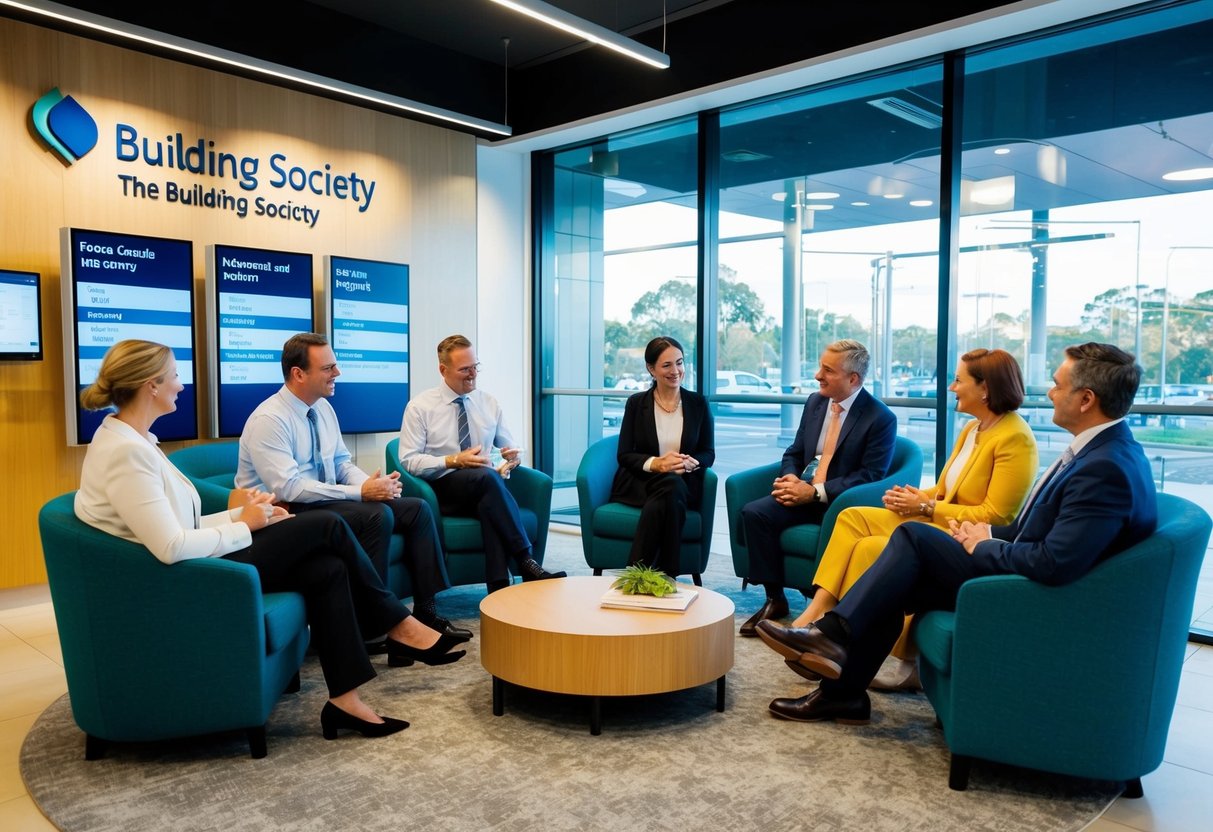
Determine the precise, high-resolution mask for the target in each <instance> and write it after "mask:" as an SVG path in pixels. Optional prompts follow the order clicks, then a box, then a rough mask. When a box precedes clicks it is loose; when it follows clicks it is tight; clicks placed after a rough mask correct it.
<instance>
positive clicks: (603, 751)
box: [20, 534, 1118, 832]
mask: <svg viewBox="0 0 1213 832" xmlns="http://www.w3.org/2000/svg"><path fill="white" fill-rule="evenodd" d="M713 559H714V560H715V561H716V563H715V564H714V568H713V570H712V571H710V572H709V573H708V574H706V575H705V576H704V577H705V580H704V583H705V585H707V586H709V587H711V588H714V589H718V590H719V591H726V592H727V593H728V594H729V595H731V596H732V597H733V598H734V601H735V602H736V603H737V605H738V616H737V623H738V624H739V625H740V623H741V621H743V620H744V618H745V617H746V616H748V615H749V614H750V613H751V612H752V611H753V610H754V609H756V608H757V606H758V605H759V604H760V603H761V598H760V597H758V595H757V594H756V590H754V589H751V590H750V591H749V592H747V593H740V592H739V584H740V582H739V581H738V580H737V578H735V577H734V576H733V575H732V574H731V568H729V564H728V557H727V555H725V556H714V558H713ZM548 563H549V564H554V565H555V566H557V567H558V568H565V569H569V570H570V571H571V572H575V573H577V574H584V573H585V572H586V571H587V570H586V567H585V564H584V561H583V560H582V558H581V554H580V541H579V540H578V539H577V538H576V537H573V536H568V535H563V534H553V535H552V544H551V547H550V554H549V557H548ZM482 597H483V588H480V587H461V588H458V589H455V590H451V591H449V592H447V593H444V594H443V596H442V597H441V599H440V606H441V608H442V609H443V611H444V612H445V613H446V614H448V615H449V616H450V617H452V618H458V619H460V620H461V621H463V622H466V623H467V625H468V626H471V627H472V628H473V629H478V623H479V622H478V620H477V617H476V609H477V605H478V604H479V602H480V599H481V598H482ZM476 644H477V641H476V640H473V642H472V647H471V651H470V653H469V655H468V656H467V657H466V658H464V659H463V660H461V661H459V662H457V663H455V664H453V665H449V666H446V667H438V668H427V667H424V666H422V665H416V666H414V667H411V668H401V669H390V668H388V667H386V664H385V663H384V662H383V657H376V661H377V666H378V667H379V669H380V671H381V673H380V676H379V678H377V679H375V680H374V681H372V682H371V683H370V684H369V685H367V686H366V687H365V688H364V694H365V697H366V699H367V700H368V701H369V702H371V703H372V704H373V705H374V706H375V707H377V708H378V709H379V710H381V711H382V712H384V713H387V714H390V715H392V716H396V717H401V718H404V719H408V720H409V721H410V722H412V726H411V727H410V728H409V729H408V730H406V731H403V732H401V733H399V734H396V735H394V736H392V737H388V738H385V739H379V740H364V739H362V738H360V737H358V736H357V735H352V734H351V735H344V734H343V735H342V736H341V737H340V738H339V739H338V740H337V741H334V742H326V741H325V740H324V739H323V738H322V737H321V735H320V724H319V713H320V709H321V707H322V705H323V704H324V697H325V693H324V685H323V680H322V677H321V674H320V668H319V666H318V665H317V664H316V662H315V661H314V660H309V661H308V662H307V664H305V666H304V669H303V673H302V678H303V687H302V690H301V691H300V692H299V693H297V694H294V695H288V696H284V697H283V698H282V700H281V701H280V703H279V705H278V707H277V708H276V709H275V710H274V712H273V714H272V715H271V716H270V721H269V726H268V743H269V756H268V757H267V758H265V759H262V760H253V759H251V758H250V757H249V756H248V750H247V746H246V745H245V743H244V737H243V734H242V733H232V734H222V735H213V736H208V737H201V738H196V739H191V740H185V741H180V742H174V743H155V744H150V743H149V744H125V745H116V746H111V748H110V751H109V753H108V754H107V756H106V757H105V759H103V760H100V761H96V762H91V763H86V762H85V761H84V756H83V755H84V738H83V735H82V734H81V733H80V731H79V729H78V728H76V726H75V724H74V722H73V721H72V717H71V710H70V705H69V703H68V701H67V697H63V698H61V699H60V700H58V701H57V702H55V703H54V704H52V705H51V706H50V707H49V708H47V710H46V711H45V712H44V713H43V714H42V715H41V716H40V717H39V719H38V720H37V722H36V723H35V725H34V727H33V728H32V729H31V730H30V732H29V734H28V736H27V738H26V740H25V744H24V746H23V747H22V750H21V760H20V767H21V774H22V777H23V778H24V779H25V782H26V785H27V787H28V789H29V792H30V794H31V795H32V796H33V798H34V800H35V801H36V802H37V804H38V805H39V807H40V808H41V809H42V811H43V812H44V813H45V814H46V815H47V816H48V817H49V818H50V819H51V820H52V821H53V822H54V823H55V825H56V826H58V827H59V828H60V829H64V830H70V831H71V832H85V831H86V830H87V832H110V830H113V832H119V830H121V832H140V831H141V830H163V829H170V828H171V829H173V830H216V829H222V830H233V831H234V830H249V831H250V832H252V830H257V832H260V830H265V829H291V830H326V831H327V830H393V832H395V830H399V829H401V828H402V827H403V828H410V829H437V830H464V829H467V830H473V829H476V830H479V829H496V830H539V829H543V830H560V829H585V830H600V829H610V830H630V829H637V830H640V829H645V830H671V831H673V830H677V832H687V830H695V829H708V828H716V829H723V830H733V829H738V830H741V829H770V830H784V829H797V830H801V829H814V830H849V829H855V830H923V831H924V832H947V831H948V830H957V831H958V832H959V830H964V831H965V832H972V831H973V830H991V832H993V830H997V831H998V832H1013V830H1025V832H1027V830H1031V832H1041V830H1078V829H1081V828H1082V827H1083V826H1085V825H1086V824H1088V823H1089V822H1090V821H1091V820H1092V819H1093V818H1094V817H1096V816H1097V815H1098V814H1100V813H1101V812H1102V811H1103V810H1104V809H1105V808H1106V807H1107V805H1108V804H1109V803H1110V802H1111V801H1112V800H1113V799H1114V798H1115V796H1116V794H1117V793H1118V784H1111V783H1103V782H1090V781H1083V780H1077V779H1072V778H1065V777H1056V776H1052V775H1047V774H1043V773H1039V772H1033V771H1026V770H1023V769H1016V768H1011V767H1007V766H1000V765H995V764H992V763H981V762H978V763H976V764H975V765H974V769H973V774H972V777H971V780H970V785H969V789H968V791H965V792H954V791H951V790H950V789H948V786H947V775H948V752H947V747H946V745H945V744H944V742H943V737H942V734H941V733H940V732H939V731H938V730H937V729H936V728H935V727H934V713H933V711H932V710H931V707H930V704H929V703H928V702H927V700H926V698H925V697H924V696H922V695H921V694H917V695H912V694H890V695H882V694H873V719H872V723H871V725H868V726H866V727H858V728H856V727H842V726H837V725H834V724H832V723H826V724H811V725H806V724H798V723H790V722H785V721H782V720H778V719H774V718H772V717H771V716H770V715H769V713H768V712H767V707H766V706H767V703H768V702H769V701H770V699H771V698H772V697H775V696H789V695H795V696H798V695H801V694H802V693H804V692H807V691H808V690H809V689H810V686H809V685H808V684H807V683H805V682H803V681H802V680H801V679H800V678H799V677H797V676H794V675H793V674H792V673H790V672H789V671H788V670H787V669H786V668H784V667H783V663H782V660H780V658H779V657H778V656H776V655H775V654H774V653H772V652H771V651H770V650H768V649H767V648H766V647H764V646H763V645H762V643H761V642H760V641H758V640H756V639H738V641H737V645H736V666H735V667H734V669H733V671H732V672H731V673H730V674H729V677H728V696H727V701H726V710H725V712H724V713H717V712H716V711H715V709H714V706H715V685H714V684H709V685H705V686H703V687H700V688H696V689H693V690H689V691H683V692H680V693H674V694H665V695H661V696H648V697H636V698H626V699H625V698H620V699H609V700H606V701H604V704H603V711H602V717H603V733H602V735H601V736H598V737H593V736H591V735H590V733H589V722H588V720H589V710H588V706H587V703H586V702H585V701H584V700H580V699H577V698H574V697H562V696H556V695H551V694H543V693H539V692H535V691H525V690H518V689H515V688H510V689H509V690H508V693H507V698H506V713H505V715H504V716H502V717H494V716H493V714H492V693H491V680H490V678H489V676H488V674H486V673H485V672H484V670H483V668H481V667H480V664H479V661H478V657H477V650H476Z"/></svg>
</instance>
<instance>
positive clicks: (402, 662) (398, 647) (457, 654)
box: [387, 633, 467, 667]
mask: <svg viewBox="0 0 1213 832" xmlns="http://www.w3.org/2000/svg"><path fill="white" fill-rule="evenodd" d="M462 643H463V642H462V641H460V640H459V639H457V638H455V637H454V636H450V635H447V634H446V633H443V634H442V635H440V636H438V640H437V641H436V642H434V643H433V644H432V645H431V646H430V647H427V648H426V649H425V650H418V649H417V648H416V647H410V646H408V645H407V644H405V643H404V642H401V641H396V639H394V638H389V639H388V640H387V663H388V666H389V667H408V666H409V665H411V664H412V663H413V662H415V661H418V662H421V663H422V664H428V665H439V664H450V663H451V662H457V661H459V660H460V659H462V658H463V657H464V656H465V655H467V651H466V650H456V651H454V652H448V651H450V649H451V648H452V647H454V646H455V645H456V644H462Z"/></svg>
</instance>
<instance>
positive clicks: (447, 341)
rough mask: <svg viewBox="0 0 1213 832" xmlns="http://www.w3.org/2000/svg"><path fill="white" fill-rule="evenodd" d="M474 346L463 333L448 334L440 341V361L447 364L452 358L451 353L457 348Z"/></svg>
mask: <svg viewBox="0 0 1213 832" xmlns="http://www.w3.org/2000/svg"><path fill="white" fill-rule="evenodd" d="M470 346H472V342H471V341H469V340H468V339H467V338H465V337H463V336H462V335H448V336H447V337H445V338H443V339H442V340H441V341H439V342H438V363H439V364H441V365H443V366H444V367H445V366H446V363H447V362H448V361H450V360H451V353H453V352H454V351H455V350H462V349H467V348H468V347H470Z"/></svg>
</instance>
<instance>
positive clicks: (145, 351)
mask: <svg viewBox="0 0 1213 832" xmlns="http://www.w3.org/2000/svg"><path fill="white" fill-rule="evenodd" d="M182 389H183V388H182V384H181V382H180V381H178V378H177V361H176V359H175V358H174V357H173V353H172V350H170V349H169V348H168V347H166V346H164V345H162V344H155V343H152V342H150V341H136V340H129V341H120V342H119V343H117V344H115V345H114V346H113V347H111V348H110V350H109V351H108V352H107V353H106V354H105V358H104V359H103V360H102V362H101V369H100V370H99V371H98V373H97V378H96V380H95V381H94V382H93V384H92V385H90V386H89V387H87V388H86V389H85V390H84V391H83V392H82V393H81V394H80V402H81V404H82V405H83V406H84V407H86V408H88V409H90V410H100V409H102V408H106V407H113V408H116V410H117V412H116V413H115V414H112V415H109V416H107V417H106V418H105V420H104V421H103V422H102V423H101V426H100V427H99V428H98V429H97V432H96V433H95V434H94V436H93V442H92V444H91V445H89V448H88V452H87V453H86V454H85V457H84V467H83V470H82V471H81V476H80V490H79V491H78V492H77V493H76V503H75V508H76V515H77V516H78V517H79V518H80V519H81V520H83V521H84V522H85V523H88V524H89V525H91V526H94V527H96V528H98V529H100V530H102V531H104V532H108V533H109V534H112V535H115V536H117V537H121V538H124V539H126V540H130V541H133V542H135V543H140V544H142V545H143V546H146V547H147V548H148V550H149V551H150V552H151V553H152V554H153V555H155V556H156V557H157V558H159V559H160V560H162V561H164V562H165V563H166V564H173V563H176V562H178V561H182V560H189V559H191V558H205V557H222V558H227V559H228V560H234V561H240V562H242V563H249V564H252V565H253V566H254V567H256V569H257V572H258V574H259V575H260V578H261V588H262V590H263V591H265V592H299V593H301V594H302V595H303V597H304V603H305V605H306V607H307V614H308V622H309V623H310V624H311V628H312V642H313V645H314V646H315V648H316V652H317V654H318V655H319V657H320V665H321V668H322V669H323V671H324V677H325V682H326V684H327V685H328V689H329V700H328V702H327V703H325V706H324V709H323V710H322V711H321V713H320V724H321V727H322V729H323V732H324V737H325V739H334V738H335V737H336V736H337V731H338V729H350V730H354V731H358V732H359V733H361V734H362V735H363V736H366V737H382V736H387V735H388V734H394V733H396V732H397V731H400V730H403V729H404V728H407V727H408V723H407V722H405V721H403V720H400V719H393V718H391V717H382V716H380V715H378V714H376V713H375V711H373V710H372V709H371V708H370V706H368V705H367V704H366V703H365V702H363V701H362V699H361V697H360V696H359V694H358V687H359V686H360V685H362V684H364V683H365V682H368V681H370V680H371V679H372V678H374V676H375V670H374V668H373V667H372V666H371V662H370V659H369V658H368V657H367V654H366V647H365V644H364V642H363V636H362V628H361V627H360V623H361V625H362V626H364V627H366V628H367V629H368V631H372V630H373V631H374V632H375V633H382V632H386V633H387V634H388V640H387V644H388V655H389V659H390V660H391V662H392V664H393V665H404V664H412V663H413V660H420V661H423V662H425V663H426V664H446V663H448V662H452V661H455V660H457V659H458V658H459V657H461V656H462V655H464V651H462V650H461V651H458V652H453V653H452V652H449V651H450V649H451V647H453V646H454V645H455V644H456V643H457V640H455V639H453V638H451V637H450V636H447V635H445V634H444V635H439V634H438V633H437V632H436V631H434V630H432V629H430V628H429V627H426V626H425V625H424V624H422V623H421V622H419V621H418V620H417V619H416V618H414V617H413V616H412V615H411V614H410V613H409V610H408V608H407V607H406V606H404V604H402V603H400V601H399V600H398V599H397V598H396V597H395V596H394V595H392V593H391V592H389V591H388V590H387V589H385V588H384V586H383V583H382V582H381V581H380V579H379V576H378V574H377V573H376V572H375V569H374V567H373V566H372V565H371V562H370V561H369V560H368V559H367V556H366V554H365V552H363V550H362V549H361V548H360V547H359V546H358V545H357V543H356V542H355V540H354V537H353V534H352V533H351V532H350V530H349V527H348V526H346V524H345V522H344V521H342V520H341V519H340V518H339V517H338V516H337V515H335V514H332V513H331V512H326V511H316V512H309V513H307V514H304V515H301V516H299V517H295V516H294V515H291V514H288V513H287V511H286V510H285V509H283V508H281V507H276V506H274V504H273V502H274V495H272V494H266V493H264V492H258V491H254V490H252V489H248V490H245V489H236V490H234V491H233V492H232V495H231V498H230V500H229V509H228V510H227V511H222V512H219V513H217V514H211V515H207V516H202V515H201V513H200V507H201V501H200V499H199V497H198V492H197V490H196V489H195V488H194V486H193V484H192V483H191V482H190V481H189V479H188V478H187V477H186V476H185V475H184V474H182V473H181V472H180V471H179V470H177V468H176V467H175V466H174V465H173V464H172V463H171V462H169V460H168V457H166V456H165V455H164V453H163V452H162V451H161V450H160V448H159V446H158V445H157V441H156V437H155V436H154V435H153V434H152V433H151V426H152V423H153V422H154V421H155V420H156V419H157V418H159V417H160V416H163V415H164V414H166V413H172V412H173V411H174V410H176V409H177V394H178V393H180V392H181V390H182ZM355 610H357V612H355ZM194 635H195V636H196V637H200V638H205V634H203V633H199V634H194Z"/></svg>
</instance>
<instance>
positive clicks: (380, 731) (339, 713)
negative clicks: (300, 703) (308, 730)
mask: <svg viewBox="0 0 1213 832" xmlns="http://www.w3.org/2000/svg"><path fill="white" fill-rule="evenodd" d="M379 718H380V719H382V720H383V722H367V721H366V720H365V719H359V718H358V717H356V716H354V715H353V714H350V713H346V712H345V711H343V710H341V709H340V708H338V707H337V706H336V705H334V704H333V703H332V702H325V703H324V707H323V708H322V709H321V710H320V729H321V730H322V731H324V738H325V739H326V740H335V739H337V731H339V730H341V729H345V730H348V731H357V732H358V733H359V734H362V736H364V737H386V736H388V735H389V734H395V733H396V732H398V731H403V730H404V729H405V728H408V727H409V724H408V723H407V722H405V721H404V720H403V719H392V718H391V717H390V716H384V715H383V714H380V715H379Z"/></svg>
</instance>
